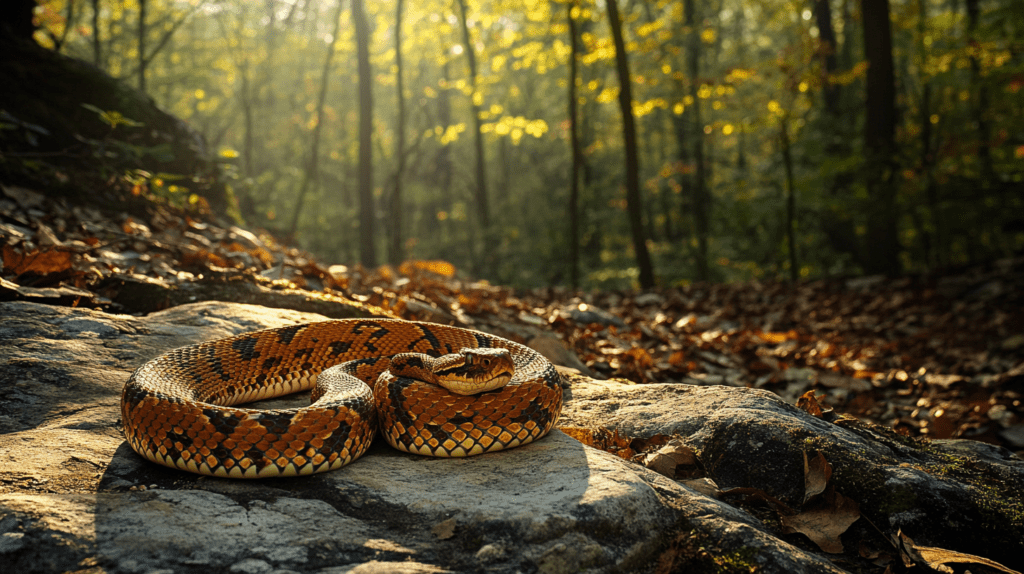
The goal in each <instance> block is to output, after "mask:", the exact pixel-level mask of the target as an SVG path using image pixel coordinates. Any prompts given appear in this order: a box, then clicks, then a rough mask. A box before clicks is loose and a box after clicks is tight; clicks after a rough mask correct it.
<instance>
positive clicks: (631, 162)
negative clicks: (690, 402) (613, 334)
mask: <svg viewBox="0 0 1024 574" xmlns="http://www.w3.org/2000/svg"><path fill="white" fill-rule="evenodd" d="M617 3H618V0H608V23H609V24H610V26H611V29H612V39H613V40H614V42H615V63H616V68H617V69H618V76H619V108H621V110H622V133H623V140H624V145H625V148H626V210H627V212H628V213H629V226H630V231H631V232H632V236H633V251H634V252H635V255H636V263H637V267H639V270H640V288H641V289H651V288H653V287H654V268H653V266H652V265H651V255H650V253H648V251H647V238H646V233H644V224H643V205H641V200H640V158H639V157H638V154H637V143H636V123H635V122H634V119H633V90H632V87H631V86H632V76H630V74H629V61H628V60H627V58H626V45H625V42H623V40H622V24H621V22H622V20H621V19H620V18H619V7H618V5H617Z"/></svg>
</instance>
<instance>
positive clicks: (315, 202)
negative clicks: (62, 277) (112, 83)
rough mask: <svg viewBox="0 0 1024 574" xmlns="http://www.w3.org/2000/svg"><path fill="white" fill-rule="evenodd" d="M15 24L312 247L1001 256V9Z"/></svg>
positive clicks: (666, 273) (1012, 119) (1008, 131)
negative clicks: (136, 98)
mask: <svg viewBox="0 0 1024 574" xmlns="http://www.w3.org/2000/svg"><path fill="white" fill-rule="evenodd" d="M34 24H35V27H36V30H35V33H34V38H35V40H36V41H37V42H38V43H40V44H42V45H43V46H45V47H48V48H50V49H52V50H55V51H59V52H60V53H63V54H66V55H70V56H73V57H76V58H79V59H82V60H85V61H87V62H91V63H93V64H95V66H97V67H98V68H100V69H102V70H104V71H106V72H107V73H109V74H110V75H112V76H114V77H116V78H120V79H121V80H123V82H124V83H126V84H129V85H132V86H134V87H137V88H138V89H139V90H142V91H144V92H145V93H146V94H148V95H149V96H150V97H152V98H153V100H154V101H155V102H156V103H157V104H158V105H159V106H160V107H162V108H163V109H165V110H166V111H168V112H170V113H172V114H174V115H176V116H178V117H180V118H182V119H184V120H185V121H187V122H188V123H189V124H191V125H192V126H193V127H194V128H196V129H198V130H199V131H201V132H202V133H203V134H204V135H205V137H206V139H207V141H208V142H209V144H210V145H211V146H212V147H213V148H214V149H216V150H218V154H219V157H220V161H221V162H222V164H223V169H224V177H225V178H226V179H225V181H226V182H227V184H228V185H229V188H230V190H231V192H232V193H233V195H234V197H235V199H236V200H237V208H238V209H237V210H234V211H233V213H232V215H233V216H234V217H236V218H238V219H239V220H241V221H244V222H246V223H247V224H248V225H250V226H253V227H260V228H265V229H267V230H269V231H271V232H272V233H274V234H276V235H279V236H282V237H286V238H291V239H293V240H294V241H296V242H297V243H298V244H299V245H301V246H302V247H304V248H305V249H308V250H309V251H311V252H312V253H314V254H316V255H317V256H318V257H320V258H322V259H324V260H327V261H331V262H337V263H346V264H357V263H362V264H364V265H367V266H374V265H377V264H380V263H383V262H391V263H398V262H400V261H402V260H404V259H423V260H431V259H443V260H447V261H450V262H452V263H454V264H455V265H456V266H457V267H458V268H460V269H464V270H466V271H469V272H470V273H471V274H472V275H474V276H477V277H480V278H486V279H488V280H490V281H492V282H496V283H505V284H512V285H519V286H541V285H556V284H572V285H574V286H580V287H587V288H595V287H631V286H636V285H637V284H639V285H640V286H641V287H650V286H652V285H653V284H654V283H657V284H661V285H673V284H680V283H687V282H691V281H699V280H710V281H730V280H741V279H753V278H765V279H775V278H786V279H794V280H795V279H800V278H815V277H823V276H834V275H845V274H856V273H887V274H890V275H894V274H899V273H918V272H925V271H928V270H931V269H935V268H940V267H949V266H957V265H962V264H968V263H973V262H978V261H985V260H991V259H996V258H1001V257H1006V256H1009V255H1013V254H1015V253H1017V254H1019V253H1020V252H1021V251H1022V249H1024V193H1022V190H1024V181H1022V178H1024V94H1022V88H1024V41H1022V40H1024V3H1021V2H1016V1H1012V0H998V1H997V0H964V1H963V2H960V1H959V0H895V1H892V2H890V1H889V0H861V1H859V2H858V1H854V0H802V1H800V2H796V1H791V0H759V1H757V2H754V1H751V0H717V2H707V3H705V2H696V1H694V0H676V1H669V0H657V1H649V2H638V1H634V0H604V1H598V2H595V1H590V0H549V1H542V0H523V1H515V2H510V1H503V0H493V1H492V0H418V1H416V2H404V1H403V0H396V1H393V2H364V1H363V0H347V1H341V0H338V1H334V0H325V1H312V0H258V1H245V0H128V1H119V0H118V1H115V0H89V1H85V0H40V2H39V3H38V6H37V7H36V8H35V14H34ZM620 35H621V37H618V36H620ZM623 78H625V79H626V80H625V82H623ZM117 112H118V110H97V113H100V114H114V113H117ZM107 117H108V120H109V118H111V117H113V118H116V117H118V116H111V115H108V116H107ZM131 120H132V118H124V121H125V122H126V123H127V122H130V121H131ZM630 126H632V128H631V129H632V132H633V133H632V136H631V135H630ZM114 127H115V128H116V127H117V126H116V125H115V126H114ZM624 127H625V128H626V129H624ZM122 129H124V128H122ZM133 177H136V178H137V179H138V180H139V184H138V185H139V189H140V190H142V192H144V193H147V194H151V195H153V196H156V197H158V198H161V199H163V200H166V201H170V202H176V203H181V204H187V203H188V202H189V200H190V198H191V199H192V200H193V202H194V200H195V198H194V197H193V194H192V193H191V192H190V190H189V188H188V185H187V183H182V182H181V181H179V180H176V179H175V178H174V177H173V174H169V175H168V174H150V173H146V172H142V174H141V175H140V174H138V173H136V174H134V176H133ZM645 257H646V258H647V260H646V262H645V260H644V258H645ZM645 267H646V268H647V273H646V274H645Z"/></svg>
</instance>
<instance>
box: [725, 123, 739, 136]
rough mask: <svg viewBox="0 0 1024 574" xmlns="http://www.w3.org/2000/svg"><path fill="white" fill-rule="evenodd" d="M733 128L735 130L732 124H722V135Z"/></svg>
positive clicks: (729, 132)
mask: <svg viewBox="0 0 1024 574" xmlns="http://www.w3.org/2000/svg"><path fill="white" fill-rule="evenodd" d="M735 130H736V128H735V127H733V125H732V124H725V125H724V126H722V135H724V136H727V135H730V134H732V132H734V131H735Z"/></svg>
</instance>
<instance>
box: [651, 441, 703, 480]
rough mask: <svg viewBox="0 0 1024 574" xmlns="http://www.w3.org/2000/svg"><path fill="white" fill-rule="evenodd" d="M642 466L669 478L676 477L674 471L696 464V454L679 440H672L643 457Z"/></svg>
mask: <svg viewBox="0 0 1024 574" xmlns="http://www.w3.org/2000/svg"><path fill="white" fill-rule="evenodd" d="M643 463H644V466H646V467H647V468H649V469H651V470H653V471H654V472H657V473H658V474H662V475H664V476H667V477H669V478H673V479H674V478H675V477H676V469H677V468H678V467H681V466H692V465H695V464H697V453H695V452H694V451H693V449H692V448H690V446H689V445H686V444H684V443H683V441H682V440H681V439H672V440H670V441H669V442H668V444H666V445H665V446H663V447H661V448H659V449H658V450H656V451H655V452H652V453H650V454H648V455H647V456H645V457H644V461H643Z"/></svg>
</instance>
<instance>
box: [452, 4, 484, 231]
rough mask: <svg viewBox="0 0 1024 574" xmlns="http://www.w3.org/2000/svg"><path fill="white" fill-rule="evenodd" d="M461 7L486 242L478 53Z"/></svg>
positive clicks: (478, 194) (479, 215)
mask: <svg viewBox="0 0 1024 574" xmlns="http://www.w3.org/2000/svg"><path fill="white" fill-rule="evenodd" d="M456 3H457V4H458V5H459V24H461V26H462V46H463V51H464V52H465V53H466V62H467V64H468V65H469V86H470V89H471V90H472V96H470V98H471V99H472V102H471V107H472V110H473V127H474V129H473V136H474V140H473V142H474V145H475V146H476V209H477V219H479V221H480V228H481V230H482V231H483V236H484V240H485V241H486V240H487V239H488V237H489V235H490V230H491V210H490V206H489V204H488V199H487V171H486V169H485V167H484V166H485V164H486V161H487V160H486V157H485V156H484V134H483V130H482V129H481V125H482V120H481V118H480V104H481V101H480V100H481V96H482V94H481V92H480V91H479V86H478V85H477V69H476V51H475V50H474V49H473V41H472V39H471V38H470V37H469V23H468V22H467V14H466V12H467V11H466V0H456Z"/></svg>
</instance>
